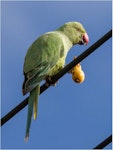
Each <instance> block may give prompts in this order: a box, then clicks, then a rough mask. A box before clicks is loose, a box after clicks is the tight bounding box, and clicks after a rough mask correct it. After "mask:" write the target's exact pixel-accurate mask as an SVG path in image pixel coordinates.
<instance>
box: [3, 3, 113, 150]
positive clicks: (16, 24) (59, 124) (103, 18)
mask: <svg viewBox="0 0 113 150" xmlns="http://www.w3.org/2000/svg"><path fill="white" fill-rule="evenodd" d="M1 8H2V11H1V16H2V19H1V21H2V22H1V33H2V34H1V39H2V40H1V44H2V46H1V50H2V53H1V58H2V61H1V62H2V63H1V64H2V65H1V67H2V80H1V82H2V91H1V92H2V96H1V97H2V103H1V104H2V114H1V115H2V117H3V116H4V115H5V114H7V113H8V112H9V111H10V110H12V109H13V108H14V107H15V106H16V105H18V104H19V103H20V102H21V101H23V100H24V99H25V98H26V97H27V96H28V95H26V96H23V95H22V92H21V91H22V83H23V80H24V76H23V63H24V57H25V55H26V52H27V49H28V47H29V46H30V45H31V44H32V42H33V41H34V40H35V39H36V38H37V37H39V36H40V35H41V34H43V33H45V32H48V31H52V30H55V29H56V28H58V27H59V26H61V25H63V24H64V23H66V22H69V21H79V22H81V23H82V24H83V26H84V27H85V29H86V30H87V33H88V35H89V37H90V42H89V44H88V45H87V46H80V45H77V46H74V47H73V48H72V49H71V51H70V52H69V54H68V56H67V60H66V62H67V63H69V62H70V61H72V59H73V57H74V56H78V55H79V54H81V53H82V52H83V51H85V50H86V49H87V48H88V47H90V46H91V45H92V44H93V43H94V42H96V41H97V40H98V39H99V38H100V37H101V36H103V35H104V34H105V33H107V32H108V31H109V30H110V29H111V28H112V25H111V21H112V20H111V11H112V9H111V1H100V2H98V1H93V2H92V1H72V2H69V1H63V2H60V1H56V2H52V1H50V2H49V1H47V2H44V1H34V2H31V1H28V2H25V1H24V2H22V1H18V2H16V1H12V2H10V1H9V2H8V1H7V2H6V1H3V2H2V5H1ZM111 42H112V40H111V39H109V40H108V41H107V42H106V43H104V44H103V45H102V46H101V47H99V48H98V50H96V51H95V52H94V53H93V54H91V55H90V56H88V57H87V58H86V59H85V60H83V61H82V62H81V65H82V68H83V70H84V72H85V75H86V79H85V81H84V83H83V84H76V83H74V82H73V80H72V79H71V75H70V74H66V75H65V76H64V77H63V78H61V79H60V81H59V83H58V84H57V86H56V87H50V88H49V89H48V90H47V91H45V92H44V93H43V94H41V95H40V97H39V113H38V114H39V116H38V118H37V120H36V121H33V120H32V126H31V132H30V139H29V141H28V143H26V142H25V141H24V135H25V127H26V118H27V107H25V108H24V109H23V110H22V111H21V112H19V113H18V114H17V115H15V116H14V117H13V118H12V119H11V120H9V121H8V122H7V123H6V124H5V125H3V126H2V128H1V131H2V132H1V133H2V134H1V138H2V141H1V146H2V148H3V149H28V148H29V149H35V148H37V149H41V148H43V149H50V148H52V149H58V148H59V149H60V148H61V149H62V148H64V149H66V148H67V149H70V148H73V149H92V148H93V147H95V146H96V145H97V144H99V143H100V142H101V141H103V140H104V139H105V138H107V137H108V136H109V135H110V134H111V132H112V125H111V123H112V118H111V112H112V106H111V104H112V103H111V102H112V98H111V60H112V56H111V55H112V53H111V50H112V48H111V46H112V44H111ZM106 148H111V144H110V145H108V146H107V147H106Z"/></svg>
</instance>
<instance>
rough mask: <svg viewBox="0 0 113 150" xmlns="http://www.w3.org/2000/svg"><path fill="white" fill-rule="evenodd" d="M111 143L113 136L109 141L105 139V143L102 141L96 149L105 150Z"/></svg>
mask: <svg viewBox="0 0 113 150" xmlns="http://www.w3.org/2000/svg"><path fill="white" fill-rule="evenodd" d="M111 142H112V135H110V136H109V137H108V138H107V139H105V140H104V141H102V142H101V143H100V144H99V145H97V146H96V147H95V148H94V149H103V148H104V147H105V146H107V145H108V144H109V143H111Z"/></svg>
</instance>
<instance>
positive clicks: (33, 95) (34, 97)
mask: <svg viewBox="0 0 113 150" xmlns="http://www.w3.org/2000/svg"><path fill="white" fill-rule="evenodd" d="M39 93H40V85H39V84H38V85H37V87H36V88H34V89H33V90H32V91H31V92H30V96H29V100H28V116H27V125H26V134H25V141H28V139H29V132H30V126H31V118H32V114H33V107H34V119H36V117H37V104H38V95H39Z"/></svg>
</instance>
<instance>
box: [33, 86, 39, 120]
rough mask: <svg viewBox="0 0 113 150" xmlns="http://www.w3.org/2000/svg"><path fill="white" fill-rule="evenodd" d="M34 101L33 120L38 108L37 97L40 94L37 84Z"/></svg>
mask: <svg viewBox="0 0 113 150" xmlns="http://www.w3.org/2000/svg"><path fill="white" fill-rule="evenodd" d="M35 94H36V95H35V99H34V120H36V118H37V112H38V111H37V108H38V95H39V94H40V85H39V84H38V85H37V87H36V92H35Z"/></svg>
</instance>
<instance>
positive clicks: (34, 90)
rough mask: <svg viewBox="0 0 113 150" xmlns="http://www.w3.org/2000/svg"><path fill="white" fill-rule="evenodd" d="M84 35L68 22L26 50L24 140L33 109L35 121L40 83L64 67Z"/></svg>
mask: <svg viewBox="0 0 113 150" xmlns="http://www.w3.org/2000/svg"><path fill="white" fill-rule="evenodd" d="M84 33H86V31H85V29H84V28H83V26H82V25H81V24H80V23H78V22H69V23H66V24H64V25H63V26H62V27H60V28H58V29H57V30H55V31H53V32H48V33H45V34H43V35H42V36H40V37H39V38H38V39H37V40H36V41H35V42H34V43H33V44H32V45H31V46H30V47H29V49H28V52H27V54H26V57H25V62H24V75H25V81H24V83H23V94H24V95H25V94H26V93H28V92H30V96H29V100H28V101H29V102H28V104H29V106H28V118H27V127H26V139H28V137H29V130H30V125H31V117H32V113H33V108H34V116H35V118H36V114H37V103H38V102H37V101H38V95H39V92H40V82H41V81H42V80H45V79H46V77H48V76H53V75H55V74H56V73H58V72H59V70H61V69H62V68H63V67H64V65H65V59H66V56H67V53H68V51H69V50H70V48H71V47H72V46H73V45H75V44H83V43H82V42H83V34H84Z"/></svg>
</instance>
